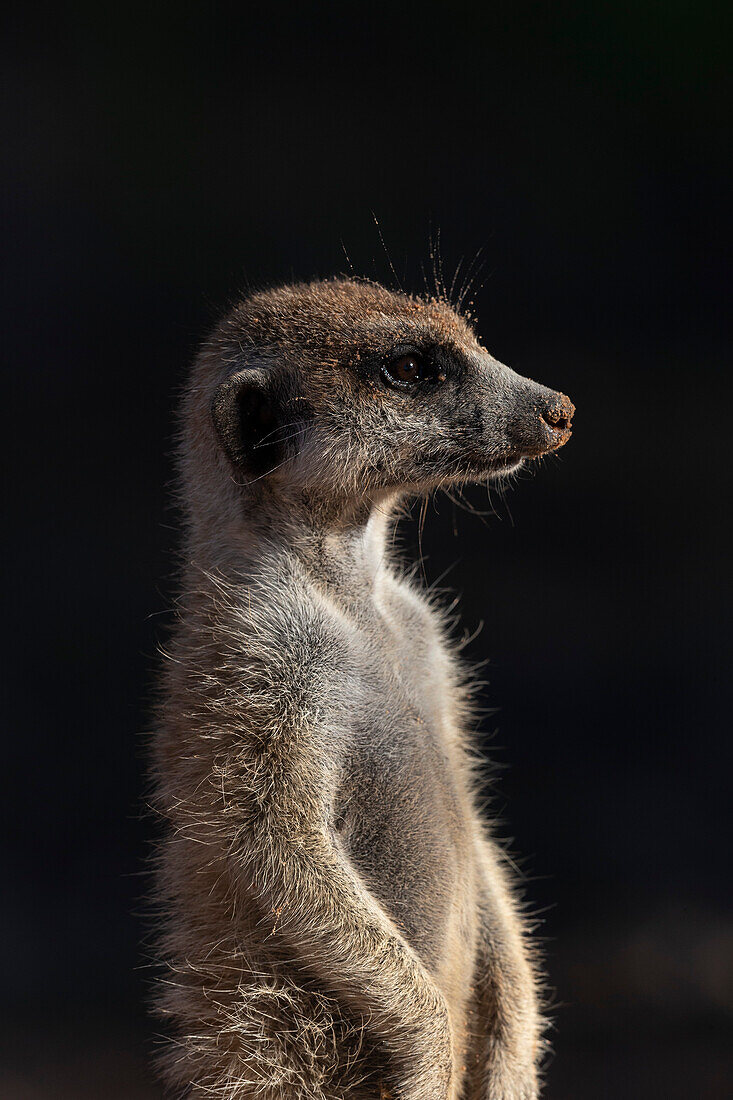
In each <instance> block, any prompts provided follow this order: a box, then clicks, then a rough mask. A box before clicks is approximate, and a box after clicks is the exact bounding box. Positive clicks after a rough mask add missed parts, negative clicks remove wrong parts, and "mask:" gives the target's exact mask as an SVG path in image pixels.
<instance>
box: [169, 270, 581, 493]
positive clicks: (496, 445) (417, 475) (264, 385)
mask: <svg viewBox="0 0 733 1100" xmlns="http://www.w3.org/2000/svg"><path fill="white" fill-rule="evenodd" d="M189 412H191V414H192V416H193V420H192V421H191V423H190V425H189V426H190V428H191V433H192V434H193V435H194V436H195V437H196V439H198V440H199V441H201V440H202V438H203V437H206V438H208V437H209V436H210V437H211V439H210V442H211V443H212V444H213V447H211V448H209V451H208V456H209V457H208V460H209V461H213V462H214V463H215V464H216V465H218V467H219V469H220V470H221V471H223V472H225V473H226V476H227V478H228V480H229V482H230V483H231V484H234V485H236V486H238V487H239V490H240V491H241V492H244V493H246V492H247V490H248V488H250V489H251V488H252V486H254V485H261V484H262V483H266V484H267V485H268V486H269V487H270V488H271V489H272V491H273V492H277V491H278V488H279V489H280V490H281V491H282V489H283V488H284V487H286V486H288V487H290V488H295V489H299V490H302V491H303V492H306V493H317V494H321V495H323V494H325V495H327V496H329V495H330V496H332V497H333V498H339V499H347V498H349V497H355V496H361V497H371V498H372V499H375V498H377V497H379V496H380V495H381V494H387V493H390V492H394V491H399V490H403V491H405V490H406V491H408V492H409V491H424V490H426V489H431V488H434V487H438V486H440V485H448V484H451V483H456V482H470V481H478V482H480V481H486V480H487V479H489V478H496V477H500V476H502V475H505V474H507V473H510V472H512V471H513V470H516V469H517V468H518V467H519V466H520V465H521V464H522V463H523V462H524V461H525V460H526V459H531V458H534V457H536V456H538V455H542V454H545V453H547V452H549V451H554V450H556V449H557V448H558V447H561V446H563V444H564V443H566V442H567V440H568V438H569V437H570V429H571V417H572V415H573V412H574V408H573V405H572V403H571V402H570V401H569V399H568V398H567V397H565V396H564V395H563V394H561V393H556V392H554V391H553V390H550V389H546V388H545V387H544V386H541V385H538V384H537V383H536V382H533V381H531V380H530V379H527V378H522V377H521V376H520V375H518V374H515V372H514V371H512V370H511V369H510V368H509V367H506V366H504V365H503V364H501V363H499V362H497V361H496V360H495V359H493V358H492V357H491V355H489V353H488V352H487V351H486V350H485V349H484V348H483V347H482V346H481V344H480V343H479V341H478V339H477V337H476V335H475V333H474V331H473V329H472V328H471V326H470V324H469V323H468V322H467V321H466V320H465V319H464V318H463V317H462V316H460V315H459V314H458V313H456V312H455V311H454V310H453V309H452V308H451V307H450V306H449V305H448V304H447V303H446V302H444V301H442V300H438V299H432V298H418V297H411V296H408V295H406V294H402V293H393V292H391V291H388V290H386V289H385V288H383V287H381V286H378V285H376V284H374V283H369V282H362V281H357V280H350V279H349V280H347V279H339V280H332V281H324V282H315V283H310V284H299V285H294V286H286V287H282V288H279V289H276V290H269V291H265V292H262V293H259V294H255V295H253V296H252V297H250V298H249V299H247V300H246V301H244V302H243V303H242V304H241V305H239V306H238V307H236V308H235V309H234V310H233V311H232V312H231V313H230V314H229V315H228V316H227V317H226V318H225V319H224V321H223V322H222V323H221V325H220V326H219V328H218V329H217V330H216V332H215V333H214V335H213V337H212V338H211V340H210V341H209V342H208V343H207V345H206V346H205V348H204V350H203V352H202V355H201V356H200V358H199V361H198V364H197V367H196V368H195V374H194V381H193V385H192V387H191V390H190V394H189ZM207 422H208V423H207ZM213 452H216V453H215V454H214V453H213Z"/></svg>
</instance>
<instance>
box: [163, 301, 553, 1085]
mask: <svg viewBox="0 0 733 1100" xmlns="http://www.w3.org/2000/svg"><path fill="white" fill-rule="evenodd" d="M573 412H574V409H573V405H572V404H571V402H570V401H569V400H568V398H567V397H565V396H564V395H563V394H560V393H556V392H553V391H552V390H549V389H546V388H545V387H543V386H541V385H538V384H537V383H535V382H533V381H530V380H529V379H526V378H522V377H520V376H519V375H517V374H516V373H514V372H513V371H512V370H510V369H509V368H508V367H506V366H503V365H502V364H500V363H499V362H497V361H496V360H495V359H493V358H492V357H491V356H490V355H489V354H488V352H487V351H486V350H484V348H483V346H482V345H481V343H480V342H479V341H478V339H477V336H476V334H475V332H474V330H473V328H472V325H471V324H470V323H469V321H468V320H467V319H466V318H465V317H463V316H462V315H460V314H459V313H458V312H457V311H455V310H454V309H453V308H452V307H451V305H450V304H449V303H448V302H446V301H445V300H442V299H441V298H429V297H425V298H420V297H413V296H409V295H407V294H404V293H402V292H400V293H396V292H392V291H389V290H387V289H385V288H384V287H382V286H380V285H377V284H375V283H372V282H368V281H360V280H356V279H334V280H327V281H319V282H313V283H309V284H299V285H293V286H285V287H282V288H279V289H274V290H269V291H265V292H262V293H257V294H254V295H252V296H251V297H250V298H248V299H247V300H245V301H244V302H242V303H241V304H240V305H238V306H237V307H236V308H235V309H233V310H232V311H231V312H230V313H229V314H228V316H226V317H225V318H224V320H223V321H222V322H221V323H220V325H219V326H218V328H217V329H216V330H215V332H214V333H213V335H212V336H211V337H210V338H209V339H208V340H207V341H206V343H205V344H204V346H203V348H202V350H201V352H200V354H199V356H198V358H197V360H196V362H195V365H194V367H193V370H192V373H191V375H190V379H189V382H188V385H187V387H186V389H185V393H184V396H183V400H182V406H181V414H180V450H179V469H180V498H181V504H182V507H183V510H184V513H185V528H184V529H185V537H184V547H183V551H184V552H183V563H184V564H183V570H182V584H181V590H180V599H179V602H178V609H177V617H176V619H177V621H176V625H175V628H174V632H173V637H172V639H171V642H170V644H169V646H168V647H167V653H166V658H167V659H166V662H165V668H164V672H163V690H162V693H161V698H162V703H161V707H160V716H159V723H158V727H157V732H156V734H155V741H154V773H155V785H156V792H157V793H156V805H157V807H158V809H159V811H160V813H161V814H162V815H163V817H164V818H165V820H166V835H165V839H164V841H163V843H162V846H161V851H160V859H159V894H160V897H161V899H162V902H163V906H164V909H165V912H166V913H167V918H166V924H165V932H164V935H163V937H162V945H161V957H162V959H163V960H164V966H165V974H164V976H163V980H162V981H161V983H160V988H161V993H160V998H159V1009H160V1011H161V1012H162V1013H163V1014H164V1015H165V1016H166V1017H167V1019H168V1022H169V1031H170V1043H169V1044H168V1046H167V1050H166V1053H165V1054H164V1055H163V1057H162V1059H161V1065H162V1074H163V1076H164V1079H165V1081H166V1084H167V1086H168V1089H169V1090H170V1094H171V1095H173V1096H179V1097H184V1096H185V1097H198V1096H201V1097H214V1098H220V1100H224V1098H227V1100H240V1098H241V1100H245V1098H258V1100H347V1098H352V1100H362V1098H363V1100H366V1098H367V1097H370V1098H372V1100H377V1098H379V1097H383V1098H386V1097H392V1098H394V1100H532V1098H534V1097H536V1096H537V1091H538V1063H539V1059H540V1055H541V1051H542V1036H543V1020H542V1012H541V1004H540V998H539V996H538V982H537V974H536V965H535V962H534V961H533V960H534V955H533V951H532V948H531V945H530V943H529V942H528V939H529V935H528V930H527V927H526V925H525V922H524V921H523V918H522V916H521V913H520V908H519V906H518V904H517V902H516V900H515V897H514V886H513V883H512V881H511V876H510V874H509V873H508V871H507V867H506V865H505V861H504V859H503V856H502V852H501V850H500V848H499V847H498V845H497V843H496V842H495V841H494V840H493V839H492V836H491V830H490V828H489V824H488V823H487V822H486V821H484V820H483V819H482V817H481V815H480V813H479V811H478V809H477V787H478V780H477V778H476V766H475V762H476V753H475V749H474V746H473V744H472V734H471V730H472V728H473V725H474V724H475V723H474V722H473V719H472V713H471V706H470V703H469V694H470V677H469V676H468V675H467V673H466V671H465V670H464V668H463V666H462V664H461V660H460V656H459V653H458V647H457V646H456V645H455V644H454V643H453V642H452V641H451V640H450V637H451V635H450V630H449V627H448V625H447V621H446V617H445V615H444V613H443V612H442V611H441V610H440V609H439V608H438V607H437V606H436V605H435V601H434V599H433V598H431V597H430V596H429V595H428V594H427V593H426V592H424V591H422V590H421V588H420V587H419V586H418V585H417V584H416V583H415V582H414V581H412V580H410V579H407V578H406V576H405V575H404V574H403V573H402V572H401V570H400V568H399V566H398V565H397V564H396V563H395V561H394V560H393V553H392V549H391V542H392V539H391V531H392V527H393V524H394V516H395V512H396V509H397V507H398V505H399V503H400V501H401V500H403V499H404V498H405V497H406V496H409V495H410V494H422V493H425V492H428V491H430V490H432V489H435V488H439V487H441V486H451V485H456V484H462V483H466V482H486V481H487V479H491V478H501V477H503V476H505V475H507V474H508V473H510V472H512V471H514V470H516V469H517V468H518V467H519V466H520V465H521V464H522V463H523V462H524V461H525V460H526V459H530V458H532V457H534V456H537V455H541V454H544V453H546V452H548V451H552V450H555V449H556V448H558V447H560V446H562V445H563V444H564V443H565V442H566V441H567V439H568V437H569V435H570V428H571V417H572V414H573Z"/></svg>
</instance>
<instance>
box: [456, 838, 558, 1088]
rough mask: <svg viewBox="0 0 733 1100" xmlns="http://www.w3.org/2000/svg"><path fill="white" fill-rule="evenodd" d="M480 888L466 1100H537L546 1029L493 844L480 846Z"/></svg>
mask: <svg viewBox="0 0 733 1100" xmlns="http://www.w3.org/2000/svg"><path fill="white" fill-rule="evenodd" d="M479 865H480V867H481V870H482V884H481V892H480V898H479V918H480V928H479V946H478V952H477V959H476V971H475V979H474V997H473V1002H472V1007H471V1013H470V1016H469V1033H470V1037H469V1043H468V1048H469V1054H468V1058H467V1075H466V1087H465V1094H464V1095H465V1100H536V1097H537V1096H538V1089H539V1085H538V1063H539V1059H540V1055H541V1052H542V1024H543V1020H542V1017H541V1015H540V1011H539V1006H538V996H537V983H536V977H535V974H534V971H533V968H532V964H531V962H530V960H529V958H528V955H527V947H526V944H525V942H524V931H523V928H522V924H521V920H520V917H519V915H518V913H517V909H516V906H515V903H514V901H513V899H512V896H511V892H510V889H509V887H508V884H507V881H506V879H507V876H506V873H505V871H504V868H503V867H502V866H501V863H500V856H499V853H498V850H497V849H496V848H495V846H494V845H493V844H492V843H491V842H489V841H482V842H481V843H480V851H479Z"/></svg>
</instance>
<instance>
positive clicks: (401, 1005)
mask: <svg viewBox="0 0 733 1100" xmlns="http://www.w3.org/2000/svg"><path fill="white" fill-rule="evenodd" d="M267 820H269V821H270V822H275V824H272V825H271V826H270V827H269V828H268V830H267V833H266V835H261V836H260V837H259V838H258V840H257V842H256V843H255V844H253V845H252V848H251V849H250V850H249V852H248V853H247V857H246V865H245V866H243V868H242V872H243V878H244V879H245V880H246V881H247V882H248V884H249V888H250V889H252V890H254V891H255V892H256V894H257V896H258V897H259V900H260V902H261V903H263V902H264V904H265V905H266V906H267V908H268V909H270V910H272V912H274V913H275V914H276V915H277V926H276V927H277V934H278V935H279V936H281V937H283V939H284V940H285V941H286V942H287V944H288V946H289V948H290V950H291V951H292V952H293V955H294V958H295V959H296V960H297V961H298V962H299V963H300V964H301V965H303V966H304V967H306V968H307V969H309V970H310V971H311V972H312V973H313V974H314V975H315V976H316V977H317V978H318V979H319V980H320V982H321V983H322V984H323V986H324V987H325V988H327V989H329V990H331V991H332V992H333V993H334V994H336V996H337V997H338V998H339V999H340V1000H341V1001H342V1003H343V1004H345V1005H348V1006H349V1007H350V1008H351V1009H352V1010H354V1011H355V1012H356V1013H357V1014H358V1015H360V1016H361V1017H362V1018H363V1020H364V1026H365V1030H366V1034H367V1036H368V1037H369V1038H370V1039H371V1041H372V1042H374V1044H375V1047H376V1048H377V1049H379V1048H381V1049H382V1050H383V1051H384V1052H385V1054H386V1055H387V1056H388V1061H389V1063H390V1069H391V1072H390V1080H389V1082H385V1094H386V1095H391V1096H392V1097H393V1098H394V1100H456V1098H457V1095H458V1085H457V1077H456V1069H455V1066H454V1059H453V1044H452V1037H451V1028H450V1019H449V1013H448V1008H447V1005H446V1002H445V999H444V998H443V996H442V994H441V993H440V991H439V990H438V988H437V987H436V985H435V983H434V982H433V980H432V978H431V977H430V975H429V974H428V972H427V971H426V969H425V968H424V966H423V965H422V963H421V962H420V960H419V959H418V957H417V955H416V954H415V953H414V951H413V950H412V949H411V948H410V947H409V945H408V944H407V942H406V941H405V940H404V939H403V938H402V936H401V935H400V933H399V932H398V930H397V928H396V927H395V926H394V925H393V923H392V922H391V921H390V920H389V918H388V917H387V915H386V914H385V913H384V911H383V910H382V909H381V907H380V906H379V904H378V903H377V902H376V900H375V899H374V898H373V896H372V895H371V894H370V893H369V892H368V890H367V889H366V888H365V887H364V885H363V884H362V882H361V880H360V879H359V877H358V875H357V874H356V873H355V871H354V870H353V869H352V867H351V866H350V864H349V861H348V858H347V856H346V855H345V854H344V853H343V852H341V851H340V850H339V847H338V842H337V840H336V838H335V837H334V836H333V835H332V834H331V832H330V830H329V829H327V828H325V827H323V826H321V825H319V824H316V823H313V824H312V825H311V826H310V827H307V828H299V829H297V830H294V829H292V827H289V828H283V827H280V825H279V824H278V821H279V820H280V819H279V818H278V816H277V815H275V817H270V816H269V815H268V819H267ZM321 820H322V818H321Z"/></svg>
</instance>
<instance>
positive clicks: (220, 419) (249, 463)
mask: <svg viewBox="0 0 733 1100" xmlns="http://www.w3.org/2000/svg"><path fill="white" fill-rule="evenodd" d="M211 416H212V419H213V421H214V427H215V428H216V433H217V435H218V437H219V442H220V443H221V445H222V447H223V449H224V452H225V453H226V455H227V458H228V459H229V461H230V462H232V463H233V464H234V465H235V466H237V467H239V468H240V469H245V470H247V472H248V473H250V474H254V475H256V476H261V475H263V474H266V473H268V472H269V471H270V470H272V469H274V468H275V466H277V465H279V463H280V462H282V460H283V458H284V455H285V448H284V445H283V443H282V442H281V441H280V440H279V438H278V437H279V435H280V432H279V428H280V424H281V417H280V414H279V409H278V402H277V398H276V395H275V393H274V392H273V387H272V384H271V382H270V379H269V378H268V377H267V374H266V372H265V371H263V370H259V369H258V368H256V367H249V368H247V369H246V370H242V371H238V372H237V374H233V375H231V377H229V378H227V380H226V381H225V382H222V384H221V385H220V386H219V388H218V389H217V391H216V393H215V394H214V399H213V401H212V402H211Z"/></svg>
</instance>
